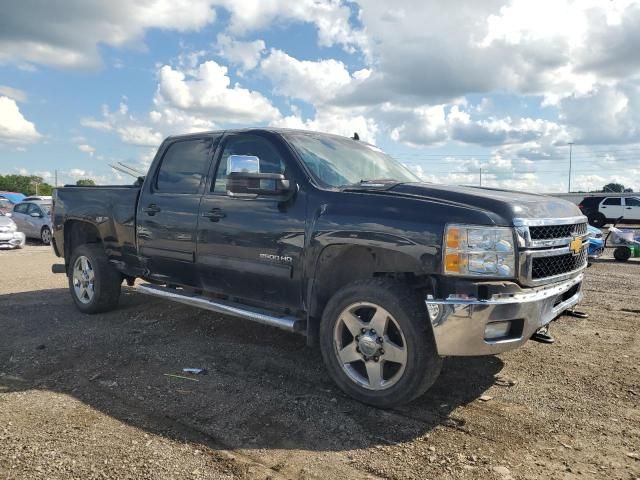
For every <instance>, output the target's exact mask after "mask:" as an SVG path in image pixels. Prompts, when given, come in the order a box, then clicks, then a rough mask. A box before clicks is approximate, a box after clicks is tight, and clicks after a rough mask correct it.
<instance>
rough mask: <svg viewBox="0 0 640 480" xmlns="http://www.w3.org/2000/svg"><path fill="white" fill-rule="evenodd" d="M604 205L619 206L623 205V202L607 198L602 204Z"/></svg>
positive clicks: (618, 199)
mask: <svg viewBox="0 0 640 480" xmlns="http://www.w3.org/2000/svg"><path fill="white" fill-rule="evenodd" d="M602 204H603V205H612V206H613V205H615V206H619V205H622V202H621V201H620V198H619V197H617V198H607V199H606V200H605V201H604V202H602Z"/></svg>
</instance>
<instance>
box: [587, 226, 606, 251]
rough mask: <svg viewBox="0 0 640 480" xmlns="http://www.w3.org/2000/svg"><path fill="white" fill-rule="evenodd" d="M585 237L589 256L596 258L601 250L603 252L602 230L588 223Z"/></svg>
mask: <svg viewBox="0 0 640 480" xmlns="http://www.w3.org/2000/svg"><path fill="white" fill-rule="evenodd" d="M587 237H588V239H589V252H588V256H589V258H590V259H593V258H598V257H599V256H600V255H602V252H604V237H603V236H602V231H601V230H600V229H599V228H596V227H593V226H591V225H589V226H588V228H587Z"/></svg>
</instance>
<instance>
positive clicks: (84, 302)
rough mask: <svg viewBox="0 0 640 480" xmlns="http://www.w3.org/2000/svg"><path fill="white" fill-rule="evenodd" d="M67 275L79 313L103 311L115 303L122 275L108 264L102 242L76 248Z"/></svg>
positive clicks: (115, 304)
mask: <svg viewBox="0 0 640 480" xmlns="http://www.w3.org/2000/svg"><path fill="white" fill-rule="evenodd" d="M85 262H86V263H85ZM67 276H68V278H69V291H70V293H71V297H72V298H73V301H74V302H75V304H76V307H78V310H80V311H81V312H83V313H99V312H106V311H108V310H113V309H114V308H116V307H117V306H118V300H119V298H120V286H121V284H122V275H121V274H120V272H118V271H117V270H116V269H115V268H114V267H113V266H112V265H111V264H110V263H109V261H108V259H107V256H106V254H105V252H104V249H103V248H102V246H101V245H97V244H85V245H80V246H79V247H78V248H76V249H75V250H74V251H73V254H72V255H71V261H70V262H69V270H68V272H67Z"/></svg>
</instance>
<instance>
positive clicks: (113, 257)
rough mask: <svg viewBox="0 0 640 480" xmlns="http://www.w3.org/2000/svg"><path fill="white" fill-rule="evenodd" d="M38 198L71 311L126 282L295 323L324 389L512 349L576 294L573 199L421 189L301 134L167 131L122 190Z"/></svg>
mask: <svg viewBox="0 0 640 480" xmlns="http://www.w3.org/2000/svg"><path fill="white" fill-rule="evenodd" d="M53 205H54V206H53V242H52V243H53V247H54V250H55V252H56V254H57V255H58V256H63V257H64V261H65V262H64V272H65V273H66V274H67V276H68V278H69V290H70V292H71V296H72V298H73V300H74V302H75V304H76V305H77V307H78V308H79V309H80V310H81V311H83V312H86V313H94V312H99V311H105V310H108V309H112V308H115V307H116V306H117V303H118V297H119V295H120V287H121V284H122V283H123V281H126V282H127V283H128V284H129V285H134V281H135V280H136V279H142V280H144V283H140V282H138V283H137V290H138V291H139V292H142V293H145V294H148V295H152V296H156V297H159V298H164V299H168V300H172V301H177V302H181V303H185V304H187V305H192V306H195V307H199V308H204V309H208V310H212V311H214V312H219V313H224V314H229V315H233V316H236V317H241V318H245V319H249V320H254V321H257V322H261V323H264V324H267V325H271V326H275V327H280V328H283V329H286V330H289V331H292V332H299V333H301V334H303V335H306V336H307V338H308V343H309V344H311V345H313V344H318V343H319V345H320V348H321V351H322V355H323V358H324V361H325V363H326V367H327V371H328V373H329V374H330V376H331V377H332V378H333V380H334V381H335V382H336V383H337V384H338V385H339V386H340V388H342V389H343V390H344V391H345V392H346V393H348V394H349V395H351V396H353V397H355V398H356V399H358V400H360V401H362V402H365V403H369V404H372V405H376V406H381V407H386V406H391V405H395V404H399V403H403V402H408V401H410V400H412V399H413V398H416V397H417V396H419V395H421V394H422V393H424V392H425V391H426V390H427V389H428V388H429V387H430V386H431V385H432V384H433V382H434V381H435V379H436V378H437V376H438V374H439V371H440V366H441V361H442V360H441V359H442V357H443V356H454V355H491V354H496V353H500V352H504V351H507V350H510V349H513V348H516V347H518V346H520V345H522V344H523V343H525V342H526V341H527V340H528V339H529V338H530V337H531V336H532V335H533V334H534V333H535V332H536V331H538V330H539V329H540V328H542V327H544V326H545V325H547V324H548V323H549V322H551V321H552V320H554V319H555V318H556V317H558V316H559V315H560V314H562V312H563V311H565V310H567V309H570V308H572V307H573V306H574V305H575V304H576V303H578V302H579V301H580V300H581V298H582V288H581V287H582V282H583V273H582V270H583V269H584V268H585V267H586V265H587V251H586V247H587V245H586V233H587V223H586V218H585V217H584V216H582V215H581V214H580V211H579V210H578V208H577V207H576V206H575V205H573V204H572V203H569V202H566V201H563V200H559V199H554V198H550V197H544V196H537V195H530V194H525V193H518V192H509V191H503V190H493V189H486V188H485V189H483V188H475V187H450V186H439V185H432V184H427V183H423V182H421V181H420V180H419V179H418V178H416V177H415V176H414V175H413V174H412V173H411V172H409V171H408V170H406V169H405V168H404V167H403V166H402V165H400V164H398V163H396V162H395V161H394V160H392V159H391V158H390V157H388V156H386V155H385V154H384V153H383V152H382V151H381V150H380V149H378V148H377V147H374V146H373V145H369V144H367V143H364V142H361V141H358V140H354V139H350V138H345V137H339V136H334V135H327V134H321V133H315V132H303V131H294V130H279V129H270V128H269V129H246V130H227V131H220V132H207V133H198V134H190V135H184V136H175V137H170V138H168V139H166V140H165V141H164V142H163V144H162V146H161V147H160V149H159V151H158V153H157V155H156V157H155V159H154V161H153V163H152V165H151V167H150V169H149V172H148V175H147V176H146V177H144V178H141V179H140V180H139V181H138V182H137V184H136V185H134V186H109V187H75V186H74V187H71V186H69V187H64V188H59V189H57V190H56V191H55V195H54V199H53ZM57 270H62V269H61V268H58V269H57ZM54 271H55V269H54Z"/></svg>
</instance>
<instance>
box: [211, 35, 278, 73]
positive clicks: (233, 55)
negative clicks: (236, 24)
mask: <svg viewBox="0 0 640 480" xmlns="http://www.w3.org/2000/svg"><path fill="white" fill-rule="evenodd" d="M216 46H217V49H218V55H220V56H222V57H223V58H225V59H227V60H228V61H229V62H230V63H232V64H234V65H239V66H240V70H241V71H243V72H246V71H249V70H252V69H254V68H256V66H257V65H258V62H259V61H260V57H261V56H262V53H263V52H264V51H265V49H266V44H265V43H264V40H254V41H252V42H243V41H241V40H235V39H233V38H231V37H230V36H229V35H225V34H222V33H221V34H219V35H218V37H217V44H216Z"/></svg>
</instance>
